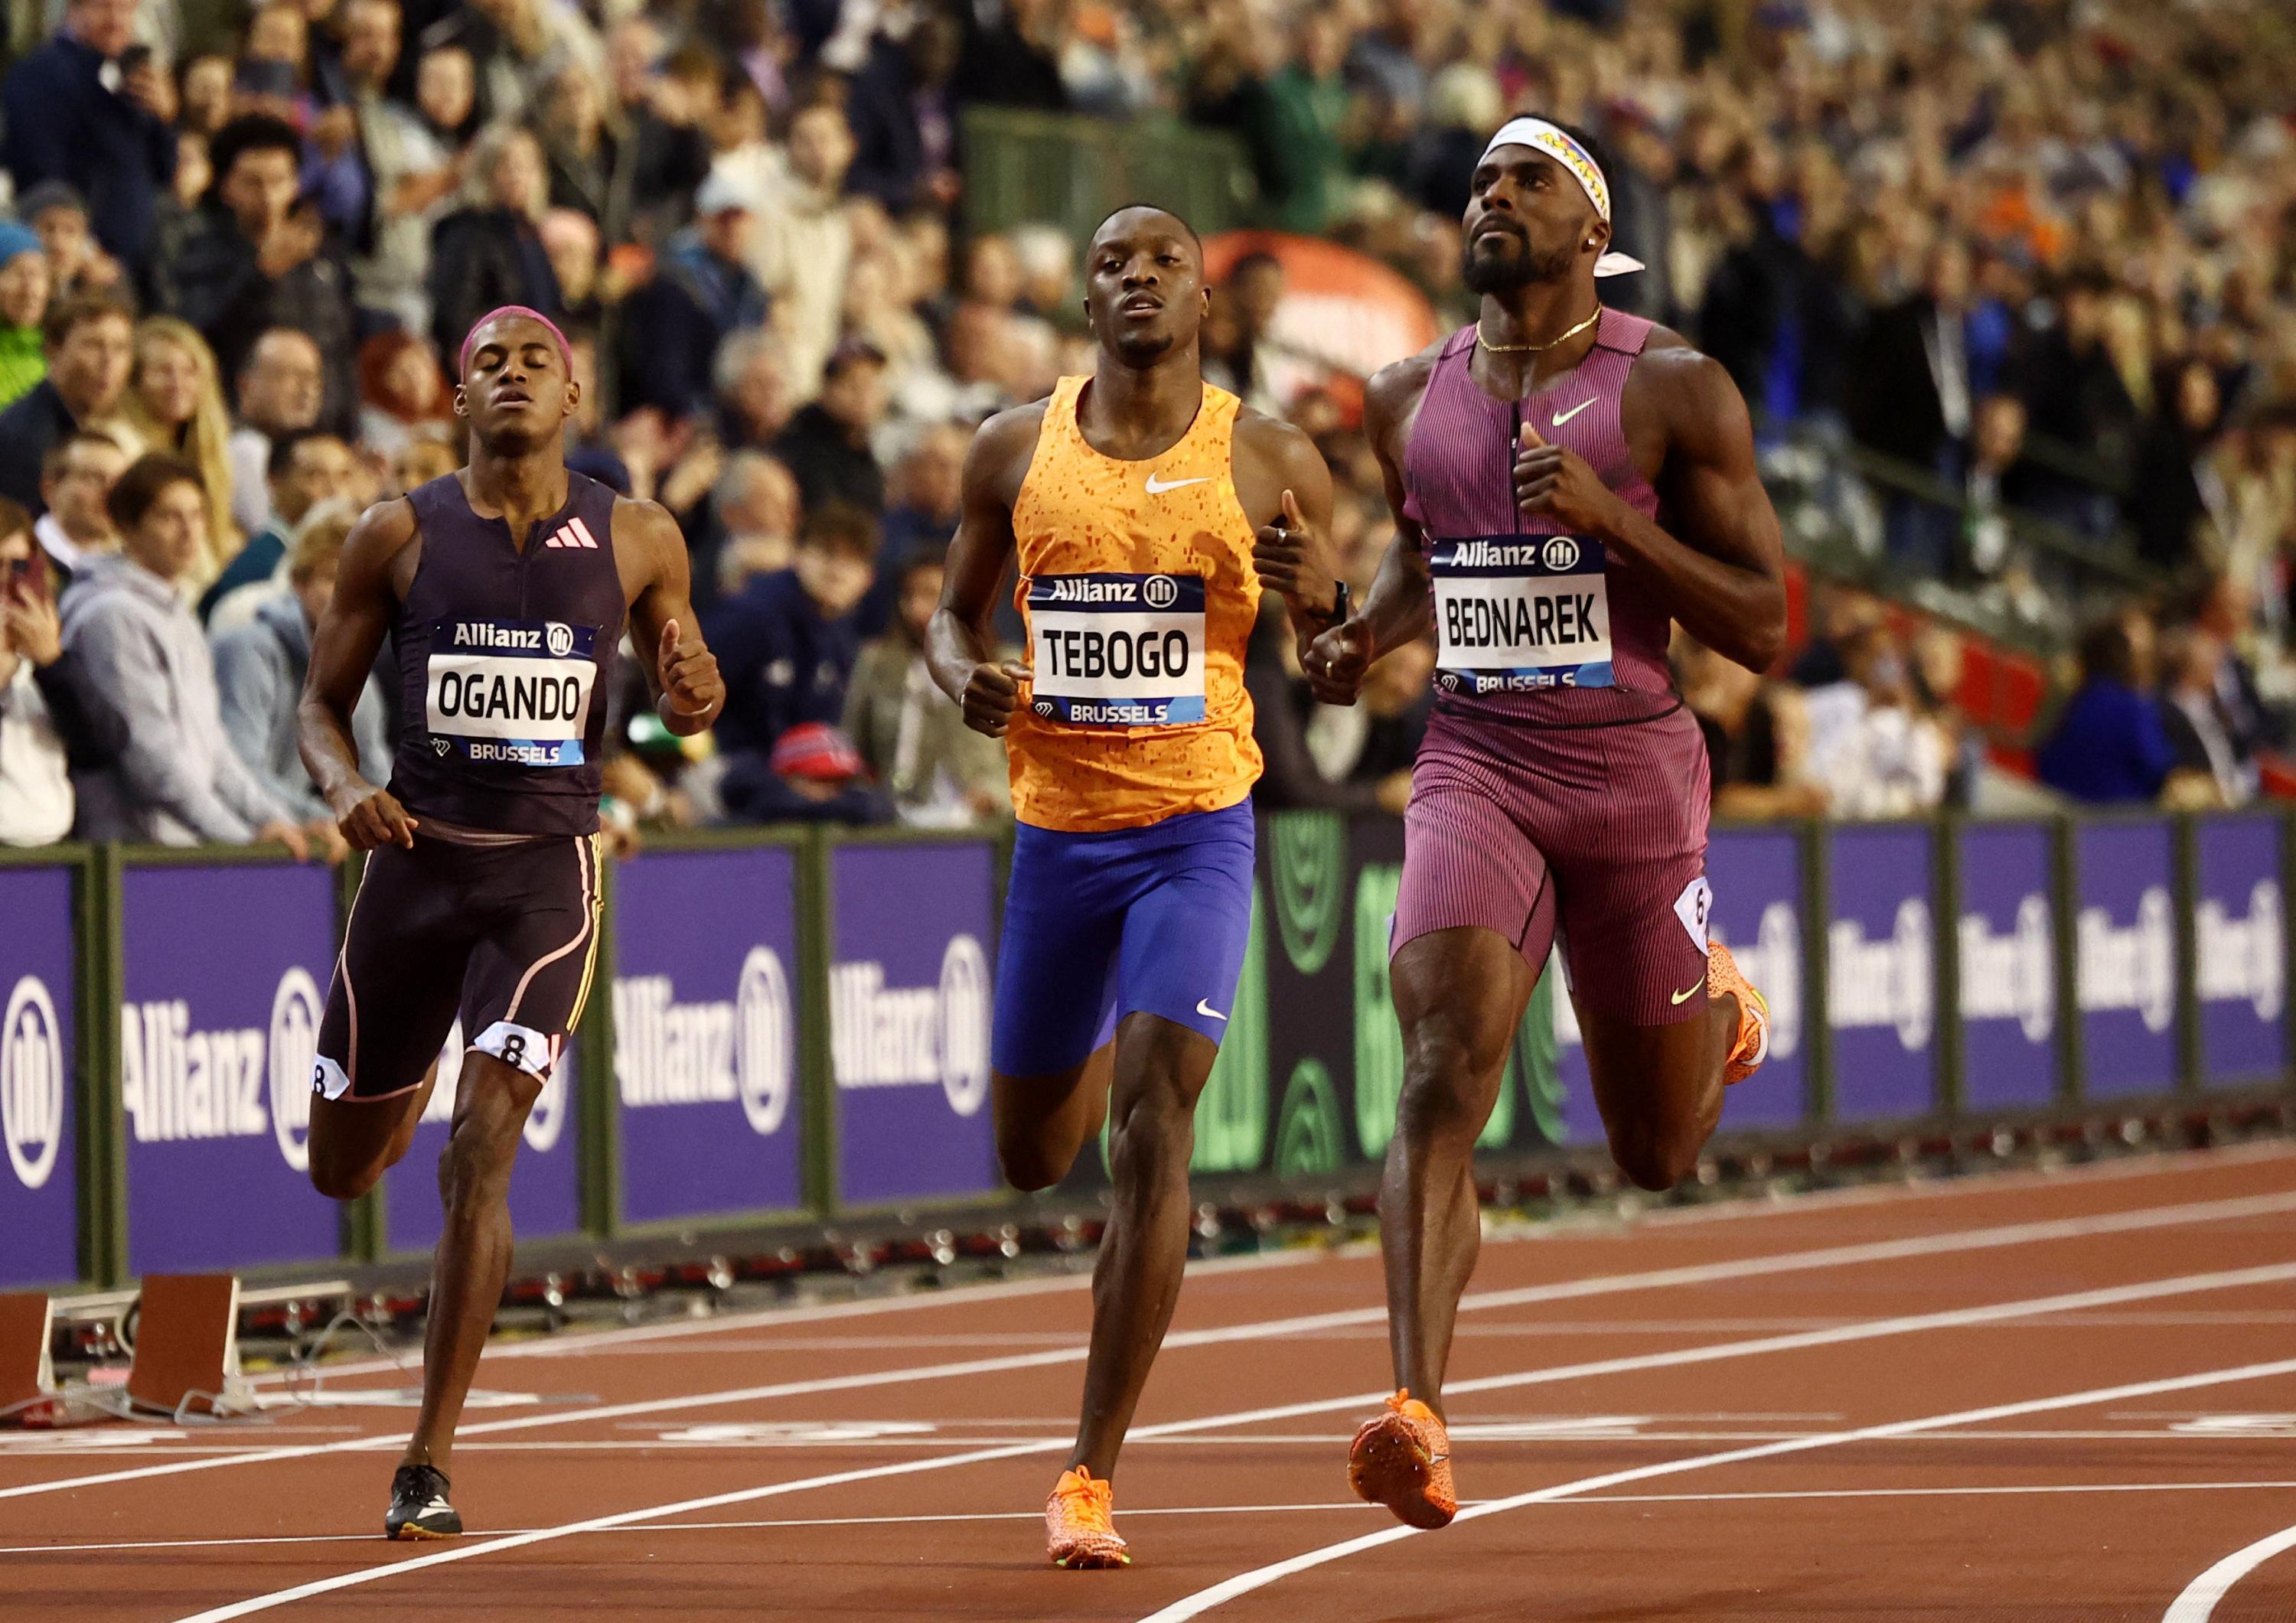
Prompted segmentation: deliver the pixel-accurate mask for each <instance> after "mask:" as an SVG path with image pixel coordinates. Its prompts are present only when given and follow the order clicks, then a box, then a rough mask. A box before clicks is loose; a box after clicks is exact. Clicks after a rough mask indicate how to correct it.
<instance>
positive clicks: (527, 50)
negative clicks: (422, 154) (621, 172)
mask: <svg viewBox="0 0 2296 1623" xmlns="http://www.w3.org/2000/svg"><path fill="white" fill-rule="evenodd" d="M449 45H452V46H459V47H460V48H461V49H462V50H463V52H464V53H467V54H468V56H469V58H470V61H471V67H472V70H473V71H474V73H475V75H476V83H477V99H478V105H479V111H480V116H481V117H482V118H484V119H509V120H517V119H524V118H526V117H528V116H529V114H530V113H531V112H533V111H536V110H537V104H538V103H539V102H540V99H541V96H542V93H543V88H544V86H547V85H548V84H549V83H550V82H551V81H552V80H553V79H554V78H557V77H558V76H559V74H560V73H562V72H563V71H564V70H566V69H568V68H570V67H572V68H578V69H580V70H583V71H584V72H586V73H587V74H589V75H590V77H591V78H594V79H597V80H600V81H602V82H603V79H604V78H605V67H606V50H605V44H604V42H603V40H601V39H600V38H599V37H598V34H597V30H596V29H593V28H592V27H591V26H590V23H589V20H588V19H586V17H584V16H583V15H582V13H581V12H578V11H577V10H576V9H574V8H573V7H572V6H566V5H553V4H548V0H471V3H470V4H465V5H463V7H462V8H461V9H460V10H457V11H453V12H448V13H447V15H446V16H445V17H444V18H443V19H441V20H439V21H438V22H435V23H432V24H431V25H430V27H429V28H427V29H424V30H423V31H422V48H423V50H424V51H425V52H430V51H435V50H438V49H439V48H440V47H442V46H449Z"/></svg>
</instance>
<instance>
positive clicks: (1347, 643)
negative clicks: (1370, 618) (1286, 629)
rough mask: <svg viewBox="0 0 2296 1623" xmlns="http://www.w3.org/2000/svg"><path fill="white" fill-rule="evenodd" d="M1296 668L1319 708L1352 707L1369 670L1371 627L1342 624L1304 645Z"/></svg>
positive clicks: (1357, 624)
mask: <svg viewBox="0 0 2296 1623" xmlns="http://www.w3.org/2000/svg"><path fill="white" fill-rule="evenodd" d="M1300 666H1301V668H1304V669H1305V670H1306V671H1307V673H1308V686H1309V687H1311V688H1313V689H1315V690H1316V701H1317V702H1318V703H1322V704H1353V703H1354V702H1355V701H1356V696H1357V694H1358V693H1362V692H1363V684H1364V676H1365V673H1366V672H1368V671H1369V670H1370V669H1371V627H1368V626H1366V625H1365V624H1364V623H1363V622H1362V621H1361V620H1344V621H1342V622H1341V623H1340V624H1339V625H1336V626H1334V627H1332V628H1331V629H1330V630H1329V631H1326V632H1325V633H1324V635H1321V636H1319V637H1317V638H1316V640H1315V641H1314V642H1312V643H1308V652H1307V653H1306V654H1305V655H1304V656H1303V657H1302V658H1301V659H1300Z"/></svg>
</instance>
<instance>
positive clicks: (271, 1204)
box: [119, 864, 341, 1274]
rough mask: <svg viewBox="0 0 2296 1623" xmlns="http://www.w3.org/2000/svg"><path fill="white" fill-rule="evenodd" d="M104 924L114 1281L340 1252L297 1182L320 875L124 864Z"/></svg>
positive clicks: (312, 1051) (330, 922) (336, 1236)
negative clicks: (112, 1070) (111, 1037)
mask: <svg viewBox="0 0 2296 1623" xmlns="http://www.w3.org/2000/svg"><path fill="white" fill-rule="evenodd" d="M120 930H121V952H122V956H123V958H124V960H125V964H126V971H127V983H126V985H127V999H126V1002H125V1004H123V1006H122V1007H121V1010H120V1014H119V1045H120V1052H119V1092H120V1099H121V1102H122V1106H123V1112H122V1113H123V1116H124V1118H125V1124H126V1129H127V1132H126V1155H125V1162H126V1167H127V1262H128V1268H129V1271H130V1272H132V1273H136V1274H152V1273H186V1272H193V1271H197V1270H201V1269H221V1268H241V1267H248V1266H256V1265H258V1264H262V1263H271V1262H301V1261H309V1260H313V1259H316V1258H331V1257H334V1256H337V1255H339V1254H340V1250H341V1242H340V1228H339V1226H338V1220H337V1216H336V1209H335V1202H333V1201H330V1200H328V1199H326V1198H325V1197H324V1196H323V1195H321V1194H320V1193H318V1192H317V1191H316V1190H315V1189H313V1188H312V1187H311V1181H310V1178H309V1176H308V1173H307V1168H308V1167H309V1164H310V1158H309V1151H308V1148H307V1140H308V1137H309V1133H310V1125H311V1069H312V1062H313V1060H314V1058H315V1056H316V1053H317V1049H318V1040H319V1016H320V1013H321V1012H322V1010H323V1009H324V1006H325V997H326V986H327V980H328V978H329V976H330V975H331V974H332V971H333V967H334V958H335V890H334V876H333V874H332V873H330V872H329V871H328V870H326V869H325V868H322V867H303V866H291V865H229V866H226V865H204V864H201V865H184V866H177V865H154V866H151V867H137V866H130V867H128V868H127V870H126V872H125V873H123V874H122V875H121V878H120Z"/></svg>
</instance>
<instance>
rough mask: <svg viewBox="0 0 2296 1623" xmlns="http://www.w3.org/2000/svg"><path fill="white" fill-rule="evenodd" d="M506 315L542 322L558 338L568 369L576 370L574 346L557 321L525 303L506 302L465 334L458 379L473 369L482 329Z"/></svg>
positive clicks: (560, 354) (478, 321)
mask: <svg viewBox="0 0 2296 1623" xmlns="http://www.w3.org/2000/svg"><path fill="white" fill-rule="evenodd" d="M504 316H525V317H526V319H527V320H529V321H533V322H539V323H541V324H542V325H543V326H544V327H545V329H546V330H547V331H548V332H549V333H550V336H551V337H553V338H554V339H556V340H558V358H559V359H561V360H562V361H564V362H565V363H566V370H567V371H569V372H571V371H573V370H574V346H573V345H571V344H570V343H568V342H567V341H566V335H565V334H564V333H563V332H560V331H559V330H558V324H557V323H556V322H554V321H553V320H551V319H550V317H548V316H545V315H544V314H543V313H542V312H541V311H539V310H537V309H532V308H529V307H527V306H525V305H522V304H506V305H504V306H503V307H500V308H499V309H493V310H488V312H487V313H486V314H485V315H484V316H480V317H479V318H478V320H476V321H474V322H472V323H471V330H470V331H469V332H466V333H464V334H463V357H462V360H461V362H460V364H459V365H456V367H455V376H456V377H457V378H458V379H459V378H460V377H461V376H462V375H463V373H467V372H469V371H470V369H471V348H472V347H473V346H475V345H476V344H477V343H478V341H479V332H480V328H482V327H484V326H485V325H486V324H488V322H490V321H499V320H501V319H502V317H504Z"/></svg>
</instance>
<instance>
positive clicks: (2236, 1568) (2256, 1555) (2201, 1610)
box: [2161, 1527, 2296, 1623]
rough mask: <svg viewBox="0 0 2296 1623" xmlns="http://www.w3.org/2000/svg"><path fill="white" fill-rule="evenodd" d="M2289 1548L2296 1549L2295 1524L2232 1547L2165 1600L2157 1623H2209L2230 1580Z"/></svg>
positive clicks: (2234, 1582) (2244, 1574) (2232, 1583)
mask: <svg viewBox="0 0 2296 1623" xmlns="http://www.w3.org/2000/svg"><path fill="white" fill-rule="evenodd" d="M2289 1550H2296V1527H2290V1528H2283V1529H2280V1531H2278V1532H2277V1533H2275V1534H2273V1535H2272V1536H2271V1537H2268V1538H2259V1539H2258V1540H2257V1541H2256V1542H2255V1543H2254V1544H2252V1545H2248V1546H2247V1547H2246V1548H2245V1549H2240V1550H2235V1551H2234V1552H2233V1553H2231V1554H2229V1555H2227V1556H2226V1557H2225V1558H2224V1559H2223V1560H2222V1561H2220V1562H2218V1563H2217V1564H2216V1565H2215V1566H2213V1567H2210V1569H2209V1570H2207V1571H2206V1572H2203V1573H2202V1574H2201V1575H2200V1577H2198V1578H2194V1580H2193V1581H2192V1582H2191V1583H2189V1584H2187V1585H2185V1589H2184V1593H2183V1594H2179V1595H2178V1596H2177V1598H2176V1599H2175V1600H2174V1601H2172V1602H2171V1603H2169V1610H2168V1611H2166V1612H2165V1613H2163V1614H2162V1615H2161V1623H2209V1619H2210V1618H2211V1617H2213V1616H2215V1615H2216V1610H2217V1603H2218V1601H2221V1600H2223V1599H2224V1598H2225V1594H2226V1592H2227V1591H2228V1590H2230V1589H2231V1588H2232V1586H2234V1585H2235V1584H2237V1583H2238V1582H2240V1580H2241V1579H2243V1578H2246V1577H2247V1576H2248V1575H2249V1574H2250V1573H2251V1572H2253V1571H2255V1570H2257V1569H2258V1568H2259V1567H2260V1566H2262V1565H2263V1564H2264V1563H2265V1562H2268V1561H2270V1560H2271V1559H2272V1558H2273V1557H2274V1556H2276V1555H2278V1554H2281V1553H2284V1552H2286V1551H2289Z"/></svg>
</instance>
